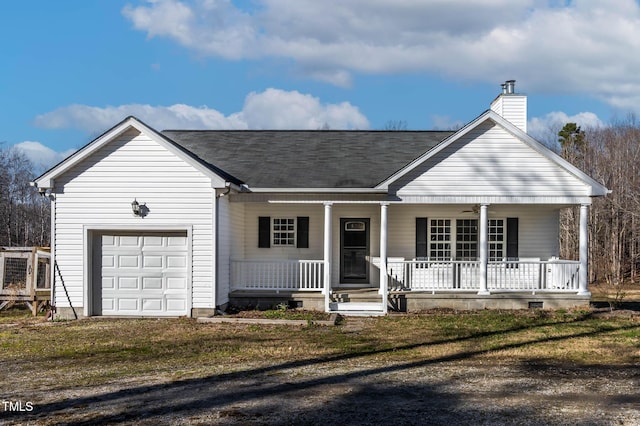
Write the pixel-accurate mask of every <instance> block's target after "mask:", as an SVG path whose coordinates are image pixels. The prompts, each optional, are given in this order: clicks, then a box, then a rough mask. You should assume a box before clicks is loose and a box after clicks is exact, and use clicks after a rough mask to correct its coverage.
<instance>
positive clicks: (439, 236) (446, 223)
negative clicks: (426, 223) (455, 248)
mask: <svg viewBox="0 0 640 426" xmlns="http://www.w3.org/2000/svg"><path fill="white" fill-rule="evenodd" d="M429 235H430V238H429V258H430V259H431V260H451V219H431V226H430V227H429Z"/></svg>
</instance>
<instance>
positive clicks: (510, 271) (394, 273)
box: [387, 259, 580, 292]
mask: <svg viewBox="0 0 640 426" xmlns="http://www.w3.org/2000/svg"><path fill="white" fill-rule="evenodd" d="M579 267H580V262H578V261H570V260H539V259H520V260H513V261H512V260H509V261H499V262H489V264H488V265H487V286H488V289H489V291H493V292H496V291H554V292H555V291H567V292H574V291H578V270H579ZM387 272H388V275H389V289H390V290H399V289H404V290H419V291H432V292H436V291H477V290H479V276H478V274H479V272H480V262H478V261H457V260H451V261H440V260H405V261H390V262H388V263H387Z"/></svg>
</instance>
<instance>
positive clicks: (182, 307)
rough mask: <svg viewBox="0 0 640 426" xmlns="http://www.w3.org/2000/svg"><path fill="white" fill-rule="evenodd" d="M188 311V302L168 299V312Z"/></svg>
mask: <svg viewBox="0 0 640 426" xmlns="http://www.w3.org/2000/svg"><path fill="white" fill-rule="evenodd" d="M186 310H187V302H186V300H184V299H179V298H176V299H172V298H169V297H168V298H167V311H169V312H185V311H186Z"/></svg>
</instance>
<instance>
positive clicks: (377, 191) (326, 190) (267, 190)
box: [245, 187, 387, 194]
mask: <svg viewBox="0 0 640 426" xmlns="http://www.w3.org/2000/svg"><path fill="white" fill-rule="evenodd" d="M245 188H246V189H247V190H248V191H249V192H256V193H277V192H286V193H296V192H297V193H305V194H308V193H341V194H385V193H386V192H387V190H386V189H381V188H249V187H245Z"/></svg>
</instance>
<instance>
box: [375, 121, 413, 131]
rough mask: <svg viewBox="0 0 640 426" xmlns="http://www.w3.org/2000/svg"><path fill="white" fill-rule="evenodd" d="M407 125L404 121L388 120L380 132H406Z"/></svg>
mask: <svg viewBox="0 0 640 426" xmlns="http://www.w3.org/2000/svg"><path fill="white" fill-rule="evenodd" d="M408 127H409V125H408V124H407V122H406V121H405V120H388V121H387V122H386V123H385V124H384V127H383V128H382V130H393V131H403V130H407V128H408Z"/></svg>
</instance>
